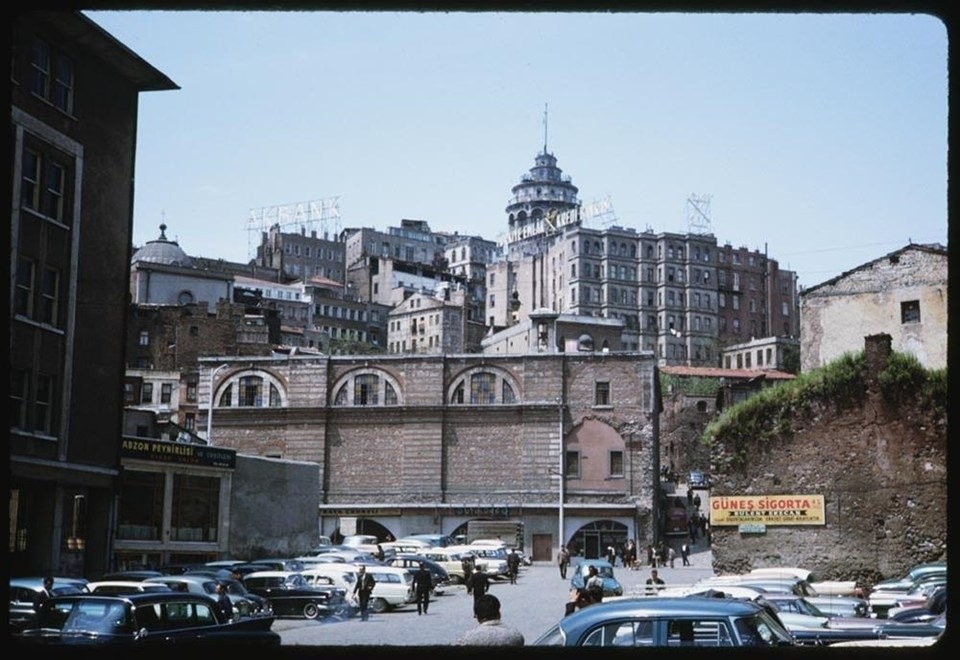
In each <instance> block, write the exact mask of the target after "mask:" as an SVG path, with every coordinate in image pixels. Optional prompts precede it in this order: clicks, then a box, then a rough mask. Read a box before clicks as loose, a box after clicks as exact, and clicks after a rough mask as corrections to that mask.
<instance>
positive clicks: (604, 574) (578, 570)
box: [570, 559, 623, 598]
mask: <svg viewBox="0 0 960 660" xmlns="http://www.w3.org/2000/svg"><path fill="white" fill-rule="evenodd" d="M591 566H596V567H597V574H598V575H600V577H601V578H602V579H603V596H604V598H606V597H607V596H622V595H623V586H622V585H621V584H620V582H619V581H617V578H616V577H614V574H613V566H611V565H610V562H608V561H607V560H606V559H583V560H581V561H579V562H577V565H576V567H575V568H574V569H573V577H571V578H570V586H571V587H572V588H574V589H583V587H584V584H585V583H586V579H587V575H588V573H589V571H590V567H591Z"/></svg>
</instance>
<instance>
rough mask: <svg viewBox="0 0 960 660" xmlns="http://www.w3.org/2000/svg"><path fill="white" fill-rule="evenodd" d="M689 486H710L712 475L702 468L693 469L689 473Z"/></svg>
mask: <svg viewBox="0 0 960 660" xmlns="http://www.w3.org/2000/svg"><path fill="white" fill-rule="evenodd" d="M687 486H689V487H690V488H710V477H708V476H707V474H706V473H705V472H702V471H701V470H691V471H690V472H689V473H688V474H687Z"/></svg>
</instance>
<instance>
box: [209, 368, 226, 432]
mask: <svg viewBox="0 0 960 660" xmlns="http://www.w3.org/2000/svg"><path fill="white" fill-rule="evenodd" d="M229 366H230V365H229V364H227V363H223V364H221V365H220V366H218V367H217V368H216V369H212V370H211V371H210V394H209V399H208V400H207V444H208V445H209V444H211V433H213V379H214V378H215V377H216V375H217V374H218V373H219V372H220V370H221V369H225V368H226V367H229Z"/></svg>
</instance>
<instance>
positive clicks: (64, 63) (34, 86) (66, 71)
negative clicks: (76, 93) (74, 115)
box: [30, 39, 73, 112]
mask: <svg viewBox="0 0 960 660" xmlns="http://www.w3.org/2000/svg"><path fill="white" fill-rule="evenodd" d="M30 63H31V80H30V91H32V92H33V93H34V94H36V95H37V96H39V97H40V98H42V99H45V100H47V101H49V102H50V103H51V104H53V105H54V106H56V107H57V108H60V109H61V110H63V111H64V112H71V111H72V109H73V62H72V61H71V60H70V59H69V58H67V57H65V56H64V55H63V54H61V53H59V52H57V51H55V50H53V49H52V48H50V45H49V44H48V43H47V42H45V41H43V40H42V39H34V42H33V51H32V53H31V61H30Z"/></svg>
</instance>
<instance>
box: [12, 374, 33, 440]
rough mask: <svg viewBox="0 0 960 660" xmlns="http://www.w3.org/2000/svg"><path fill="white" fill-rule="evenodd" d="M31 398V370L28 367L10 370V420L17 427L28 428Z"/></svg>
mask: <svg viewBox="0 0 960 660" xmlns="http://www.w3.org/2000/svg"><path fill="white" fill-rule="evenodd" d="M29 400H30V372H29V371H27V370H26V369H11V370H10V417H11V419H10V421H11V423H12V425H13V426H14V427H16V428H20V429H25V428H27V423H28V422H27V412H28V406H29Z"/></svg>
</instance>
